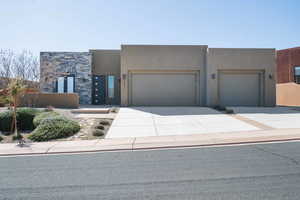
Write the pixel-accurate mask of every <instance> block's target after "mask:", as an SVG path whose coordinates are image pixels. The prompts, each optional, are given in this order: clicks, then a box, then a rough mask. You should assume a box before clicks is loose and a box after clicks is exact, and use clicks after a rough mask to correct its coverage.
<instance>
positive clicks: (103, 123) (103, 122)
mask: <svg viewBox="0 0 300 200" xmlns="http://www.w3.org/2000/svg"><path fill="white" fill-rule="evenodd" d="M99 124H101V125H104V126H107V125H110V122H109V121H101V122H100V123H99Z"/></svg>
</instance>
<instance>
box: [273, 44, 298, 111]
mask: <svg viewBox="0 0 300 200" xmlns="http://www.w3.org/2000/svg"><path fill="white" fill-rule="evenodd" d="M276 54H277V55H276V59H277V89H276V93H277V105H282V106H300V47H295V48H289V49H282V50H278V51H277V52H276Z"/></svg>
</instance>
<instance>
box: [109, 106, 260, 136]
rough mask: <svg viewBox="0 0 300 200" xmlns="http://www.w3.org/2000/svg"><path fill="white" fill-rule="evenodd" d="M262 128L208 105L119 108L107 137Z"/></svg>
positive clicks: (186, 133)
mask: <svg viewBox="0 0 300 200" xmlns="http://www.w3.org/2000/svg"><path fill="white" fill-rule="evenodd" d="M254 130H260V129H259V128H257V127H255V126H252V125H251V124H248V123H246V122H243V121H241V120H238V119H235V118H233V117H231V116H229V115H226V114H222V113H220V112H218V111H216V110H214V109H211V108H207V107H126V108H120V110H119V113H118V115H117V116H116V118H115V120H114V121H113V124H112V126H111V127H110V130H109V131H108V133H107V135H106V138H121V137H145V136H164V135H191V134H202V133H222V132H224V133H225V132H238V131H254Z"/></svg>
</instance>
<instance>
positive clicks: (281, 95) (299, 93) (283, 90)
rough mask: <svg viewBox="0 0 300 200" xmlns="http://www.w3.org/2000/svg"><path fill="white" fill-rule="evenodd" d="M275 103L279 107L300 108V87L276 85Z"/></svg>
mask: <svg viewBox="0 0 300 200" xmlns="http://www.w3.org/2000/svg"><path fill="white" fill-rule="evenodd" d="M276 88H277V91H276V103H277V105H280V106H300V85H298V84H296V83H294V82H290V83H281V84H277V85H276Z"/></svg>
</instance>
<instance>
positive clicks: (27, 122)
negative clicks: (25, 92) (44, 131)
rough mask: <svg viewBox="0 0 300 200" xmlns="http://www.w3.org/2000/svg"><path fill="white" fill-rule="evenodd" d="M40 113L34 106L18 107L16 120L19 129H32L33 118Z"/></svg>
mask: <svg viewBox="0 0 300 200" xmlns="http://www.w3.org/2000/svg"><path fill="white" fill-rule="evenodd" d="M39 113H41V111H40V110H38V109H35V108H19V109H17V122H18V128H19V130H33V129H34V125H33V119H34V117H35V116H36V115H38V114H39Z"/></svg>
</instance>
